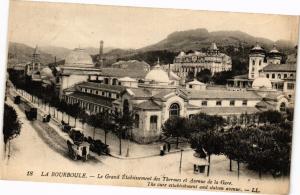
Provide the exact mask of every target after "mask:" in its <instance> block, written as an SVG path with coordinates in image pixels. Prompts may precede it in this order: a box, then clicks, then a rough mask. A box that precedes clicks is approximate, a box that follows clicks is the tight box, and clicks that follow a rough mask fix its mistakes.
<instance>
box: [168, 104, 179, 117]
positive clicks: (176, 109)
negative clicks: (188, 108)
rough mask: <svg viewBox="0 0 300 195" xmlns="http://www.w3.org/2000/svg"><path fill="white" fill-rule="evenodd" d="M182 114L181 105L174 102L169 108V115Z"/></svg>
mask: <svg viewBox="0 0 300 195" xmlns="http://www.w3.org/2000/svg"><path fill="white" fill-rule="evenodd" d="M179 115H180V107H179V105H178V104H177V103H173V104H171V106H170V109H169V116H170V117H174V116H179Z"/></svg>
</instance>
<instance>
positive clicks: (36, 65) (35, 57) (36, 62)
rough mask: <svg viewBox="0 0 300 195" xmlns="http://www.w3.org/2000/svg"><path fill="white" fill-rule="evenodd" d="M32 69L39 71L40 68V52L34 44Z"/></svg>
mask: <svg viewBox="0 0 300 195" xmlns="http://www.w3.org/2000/svg"><path fill="white" fill-rule="evenodd" d="M31 63H32V70H33V71H39V70H40V68H41V67H40V65H41V63H40V52H39V50H38V46H35V48H34V51H33V54H32V60H31Z"/></svg>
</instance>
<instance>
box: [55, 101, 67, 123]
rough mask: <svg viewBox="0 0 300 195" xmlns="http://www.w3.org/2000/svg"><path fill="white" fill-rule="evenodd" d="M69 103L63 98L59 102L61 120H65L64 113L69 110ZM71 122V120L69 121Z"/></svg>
mask: <svg viewBox="0 0 300 195" xmlns="http://www.w3.org/2000/svg"><path fill="white" fill-rule="evenodd" d="M67 106H68V105H67V103H66V102H65V101H64V100H61V101H59V103H58V106H57V107H58V108H57V109H58V110H59V111H60V112H61V120H62V121H63V120H64V113H65V112H66V110H67ZM68 123H69V122H68Z"/></svg>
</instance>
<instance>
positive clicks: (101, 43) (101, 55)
mask: <svg viewBox="0 0 300 195" xmlns="http://www.w3.org/2000/svg"><path fill="white" fill-rule="evenodd" d="M103 44H104V41H103V40H101V41H100V47H99V57H98V60H99V61H98V63H97V67H98V68H100V67H102V66H103Z"/></svg>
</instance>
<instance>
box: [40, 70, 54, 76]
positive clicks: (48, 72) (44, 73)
mask: <svg viewBox="0 0 300 195" xmlns="http://www.w3.org/2000/svg"><path fill="white" fill-rule="evenodd" d="M41 77H42V78H53V77H54V76H53V73H52V70H51V69H50V68H49V67H46V68H43V69H42V70H41Z"/></svg>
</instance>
